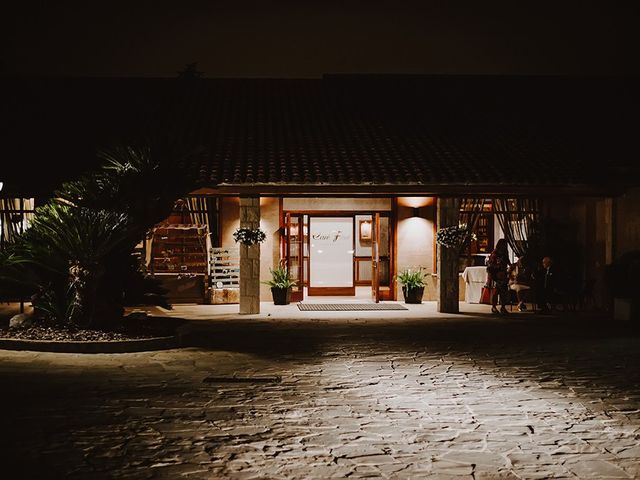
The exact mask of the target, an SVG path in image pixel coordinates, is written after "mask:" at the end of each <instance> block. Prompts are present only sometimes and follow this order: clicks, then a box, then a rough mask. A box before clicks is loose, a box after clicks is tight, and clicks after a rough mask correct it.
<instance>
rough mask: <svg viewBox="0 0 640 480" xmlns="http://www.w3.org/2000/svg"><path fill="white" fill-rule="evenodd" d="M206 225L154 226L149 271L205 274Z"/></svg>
mask: <svg viewBox="0 0 640 480" xmlns="http://www.w3.org/2000/svg"><path fill="white" fill-rule="evenodd" d="M206 237H207V227H206V226H204V225H162V226H159V227H156V228H154V230H153V241H152V247H151V263H150V270H151V273H154V274H155V273H176V274H188V273H191V274H207V273H208V256H207V241H206Z"/></svg>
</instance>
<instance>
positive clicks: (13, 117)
mask: <svg viewBox="0 0 640 480" xmlns="http://www.w3.org/2000/svg"><path fill="white" fill-rule="evenodd" d="M7 82H9V83H10V84H11V86H10V88H8V87H6V86H5V89H4V91H5V96H6V92H8V91H9V92H11V95H9V96H6V98H4V101H3V103H4V105H5V107H6V108H5V109H4V112H5V113H4V114H2V115H1V117H0V121H1V122H2V124H1V126H2V127H3V131H4V132H5V134H4V135H3V137H4V138H2V139H1V141H2V143H3V151H4V152H5V153H4V154H3V156H5V158H6V159H10V160H17V162H16V163H15V164H14V170H15V172H14V173H15V177H16V180H18V179H20V178H23V175H24V173H25V172H27V171H30V172H35V173H34V174H33V177H31V178H32V179H33V181H34V182H37V181H44V182H47V181H53V180H54V179H55V180H56V181H58V180H61V179H64V178H66V177H68V176H69V175H70V174H71V173H70V172H77V170H78V167H77V166H78V165H81V166H82V167H81V168H83V169H84V168H90V167H91V166H92V161H93V160H92V158H93V156H92V154H91V152H92V151H94V150H95V149H96V148H97V147H99V146H101V145H108V144H109V143H111V142H114V141H123V140H125V141H126V139H131V138H134V139H137V140H139V139H140V138H142V137H144V136H148V135H157V134H159V132H160V133H161V134H166V133H167V132H169V133H168V134H169V135H170V136H172V137H175V139H176V140H178V141H180V142H182V143H184V144H185V145H202V146H205V147H206V148H207V150H208V152H209V154H208V155H207V158H206V160H204V161H203V163H201V164H198V165H193V168H194V169H197V172H198V185H196V186H205V187H217V186H220V185H235V186H238V185H280V186H287V185H306V186H314V187H316V186H317V187H320V186H326V185H332V186H336V185H338V186H355V185H372V187H371V190H372V192H375V189H376V188H377V186H382V185H385V186H398V187H401V186H414V187H417V188H422V187H424V189H425V191H426V190H429V189H430V188H432V187H435V186H439V187H442V186H476V187H482V186H485V187H486V188H487V189H488V190H489V189H490V188H493V187H502V188H507V189H508V188H515V187H522V188H530V189H535V188H536V187H540V186H546V187H558V188H560V187H566V186H598V185H602V183H603V182H605V183H606V182H607V181H608V180H607V178H605V176H603V169H602V168H601V167H598V165H599V163H598V162H597V161H595V160H596V157H597V155H594V152H602V151H605V152H606V151H607V149H608V152H609V155H611V156H612V157H614V158H611V159H610V163H609V164H608V165H609V166H610V167H611V166H614V164H615V161H616V160H619V153H618V152H616V151H615V149H611V148H609V147H610V146H611V144H610V143H607V142H603V141H601V140H602V139H601V138H598V137H597V135H594V132H598V131H602V129H603V128H604V127H601V126H598V127H597V128H595V126H596V123H595V120H598V121H602V118H601V117H602V114H601V113H597V114H596V113H595V112H596V110H593V111H592V114H593V115H592V117H593V119H590V118H589V117H588V115H587V116H585V114H584V113H585V112H589V111H590V110H589V109H585V108H583V107H584V105H583V104H582V103H581V102H580V98H581V94H579V93H576V92H577V91H578V92H580V91H584V92H591V93H592V94H593V92H594V88H593V85H594V84H593V83H588V82H587V83H586V84H585V83H584V82H583V83H582V84H580V85H581V88H582V90H580V89H576V85H575V84H572V83H571V82H570V81H569V80H562V81H560V80H556V81H551V80H548V79H535V78H534V79H531V78H529V79H517V78H516V79H499V78H495V77H486V78H485V77H434V78H429V77H427V78H425V77H406V78H396V77H369V78H358V77H353V78H351V77H329V78H325V79H323V80H247V79H244V80H231V79H229V80H192V81H191V80H186V81H185V80H182V81H180V80H170V79H165V80H162V79H129V80H122V79H121V80H118V79H113V80H108V79H84V80H82V79H75V80H33V81H17V80H11V81H5V83H7ZM597 84H598V83H597V82H596V85H597ZM596 90H597V89H596ZM592 96H593V95H592ZM583 100H584V98H583ZM588 102H589V103H590V104H591V105H592V106H593V105H596V103H594V102H593V100H592V98H589V99H588ZM603 103H605V104H606V103H607V102H603ZM576 107H579V108H578V109H577V110H576ZM594 108H595V107H594ZM597 112H600V109H599V108H598V109H597ZM605 123H606V122H605ZM596 140H598V141H596ZM2 163H3V165H5V160H4V159H3V160H2ZM30 163H31V164H35V168H30V167H27V166H28V165H29V164H30ZM621 165H622V164H621ZM25 167H26V168H27V170H25ZM607 171H608V172H609V173H615V171H617V170H616V169H613V168H610V169H608V170H607ZM6 172H7V173H8V170H7V171H6ZM634 172H635V171H634ZM611 181H617V179H614V177H611Z"/></svg>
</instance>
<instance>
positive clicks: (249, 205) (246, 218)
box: [240, 197, 260, 314]
mask: <svg viewBox="0 0 640 480" xmlns="http://www.w3.org/2000/svg"><path fill="white" fill-rule="evenodd" d="M240 228H254V229H255V228H260V197H240ZM240 313H244V314H253V313H260V244H259V243H258V244H256V245H243V244H242V243H241V244H240Z"/></svg>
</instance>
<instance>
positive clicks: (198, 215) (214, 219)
mask: <svg viewBox="0 0 640 480" xmlns="http://www.w3.org/2000/svg"><path fill="white" fill-rule="evenodd" d="M186 200H187V209H188V210H189V214H190V216H191V223H194V224H196V225H206V226H207V233H208V234H209V241H210V243H211V244H212V245H217V243H218V203H217V199H216V198H214V197H210V196H201V197H188V198H187V199H186Z"/></svg>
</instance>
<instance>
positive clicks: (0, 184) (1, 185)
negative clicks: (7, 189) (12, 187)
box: [0, 182, 4, 192]
mask: <svg viewBox="0 0 640 480" xmlns="http://www.w3.org/2000/svg"><path fill="white" fill-rule="evenodd" d="M2 187H4V183H2V182H0V192H1V191H2Z"/></svg>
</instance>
